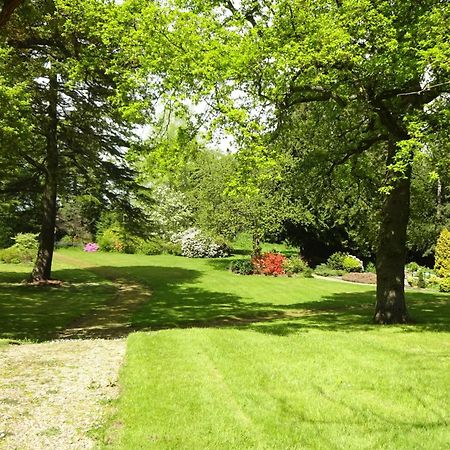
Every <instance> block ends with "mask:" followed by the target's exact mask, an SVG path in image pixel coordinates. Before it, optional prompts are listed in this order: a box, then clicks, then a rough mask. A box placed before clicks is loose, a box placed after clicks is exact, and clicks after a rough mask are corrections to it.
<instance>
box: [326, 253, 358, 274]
mask: <svg viewBox="0 0 450 450" xmlns="http://www.w3.org/2000/svg"><path fill="white" fill-rule="evenodd" d="M326 265H327V266H328V267H329V268H330V269H333V270H343V271H344V272H362V271H363V263H362V261H361V260H360V259H358V258H357V257H356V256H353V255H350V254H348V253H343V252H336V253H333V254H332V255H331V256H330V257H329V258H328V259H327V262H326Z"/></svg>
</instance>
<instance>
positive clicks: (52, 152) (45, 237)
mask: <svg viewBox="0 0 450 450" xmlns="http://www.w3.org/2000/svg"><path fill="white" fill-rule="evenodd" d="M57 105H58V82H57V78H56V75H51V76H50V83H49V106H48V120H49V126H48V130H47V154H46V163H45V169H46V173H45V181H44V190H43V198H42V207H43V211H42V212H43V215H42V224H41V233H40V236H39V250H38V254H37V259H36V262H35V264H34V268H33V272H32V274H31V278H32V280H33V281H45V280H49V279H50V276H51V270H52V260H53V251H54V248H55V225H56V195H57V189H58V163H59V161H58V160H59V157H58V156H59V155H58V142H57V128H58V111H57V107H58V106H57Z"/></svg>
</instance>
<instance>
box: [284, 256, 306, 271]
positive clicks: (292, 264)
mask: <svg viewBox="0 0 450 450" xmlns="http://www.w3.org/2000/svg"><path fill="white" fill-rule="evenodd" d="M283 269H284V271H285V272H286V273H287V274H288V275H290V274H298V273H304V272H305V271H307V270H308V269H309V266H308V263H307V262H306V261H305V260H304V259H303V258H302V257H301V256H291V257H290V258H287V259H286V260H285V261H284V262H283Z"/></svg>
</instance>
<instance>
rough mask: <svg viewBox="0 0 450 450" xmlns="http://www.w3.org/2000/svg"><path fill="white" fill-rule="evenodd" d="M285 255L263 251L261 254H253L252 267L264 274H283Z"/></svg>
mask: <svg viewBox="0 0 450 450" xmlns="http://www.w3.org/2000/svg"><path fill="white" fill-rule="evenodd" d="M285 261H286V256H284V255H282V254H281V253H273V252H268V253H263V254H262V255H261V256H254V257H253V258H252V264H253V269H254V271H255V273H259V274H264V275H274V276H277V275H283V274H284V273H285V272H284V267H283V266H284V263H285Z"/></svg>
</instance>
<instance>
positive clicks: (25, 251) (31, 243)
mask: <svg viewBox="0 0 450 450" xmlns="http://www.w3.org/2000/svg"><path fill="white" fill-rule="evenodd" d="M13 239H14V241H15V244H14V245H12V246H11V247H9V248H5V249H3V250H0V261H2V262H4V263H7V264H20V263H30V262H33V261H34V259H35V258H36V252H37V248H38V243H37V235H36V234H33V233H19V234H17V235H16V236H15V237H14V238H13Z"/></svg>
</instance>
